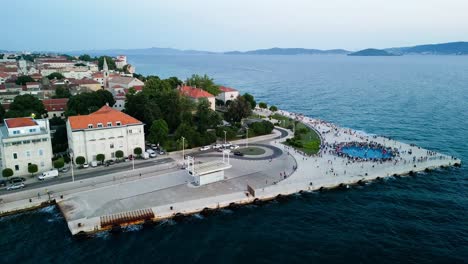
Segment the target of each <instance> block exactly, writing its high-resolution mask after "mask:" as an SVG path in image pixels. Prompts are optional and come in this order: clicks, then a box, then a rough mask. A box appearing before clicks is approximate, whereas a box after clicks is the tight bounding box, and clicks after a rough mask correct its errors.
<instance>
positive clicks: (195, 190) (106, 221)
mask: <svg viewBox="0 0 468 264" xmlns="http://www.w3.org/2000/svg"><path fill="white" fill-rule="evenodd" d="M262 114H263V115H265V112H262ZM266 114H269V113H266ZM280 114H282V115H284V116H287V117H290V118H292V119H294V120H298V121H300V122H302V123H304V124H305V125H307V126H309V127H310V128H312V129H314V130H315V131H317V133H318V134H319V135H320V137H321V139H322V147H321V150H320V152H319V153H318V154H317V155H313V156H308V155H303V154H302V153H300V152H298V151H296V150H295V149H293V148H290V147H287V146H286V145H284V144H283V143H282V142H284V141H285V140H286V139H287V138H291V137H293V133H292V131H289V130H285V129H275V130H274V133H273V134H271V135H267V136H262V137H258V138H256V139H254V140H252V142H251V141H249V145H252V144H253V145H254V146H255V147H257V148H263V149H264V150H265V153H264V154H262V155H259V156H243V157H237V156H232V155H231V159H230V161H231V165H232V168H231V169H228V170H226V171H225V179H224V180H223V181H220V182H216V183H212V184H208V185H204V186H195V185H194V184H193V178H192V176H191V175H189V174H188V172H187V171H186V170H181V169H180V165H181V164H182V155H181V153H180V152H179V153H172V154H171V155H170V157H171V158H172V159H173V162H170V163H166V164H159V165H155V166H148V167H145V168H141V169H138V170H135V171H131V172H129V171H123V172H120V173H114V174H109V175H106V176H101V177H97V178H89V179H85V180H82V181H80V182H78V183H77V182H75V183H64V184H59V185H54V186H53V187H51V190H53V194H54V196H53V197H52V198H51V199H54V200H55V201H56V202H57V204H58V206H59V208H60V210H61V211H62V213H63V214H64V216H65V219H66V221H67V223H68V227H69V229H70V231H71V233H72V234H73V235H76V234H85V233H93V232H98V231H101V230H108V229H113V228H118V227H120V226H125V225H127V224H136V223H143V222H146V221H158V220H161V219H165V218H170V217H174V216H178V215H186V214H192V213H196V212H200V211H203V210H206V209H217V208H222V207H227V206H232V205H235V204H246V203H251V202H254V201H257V200H268V199H273V198H275V197H277V196H278V195H289V194H293V193H296V192H299V191H313V190H319V189H321V188H335V187H338V186H346V185H351V184H356V183H359V182H365V181H371V180H375V179H377V178H379V177H380V178H383V177H389V176H393V175H407V174H410V173H413V172H418V171H424V170H428V169H434V168H438V167H445V166H453V165H460V164H461V161H460V160H459V159H457V158H454V157H450V156H447V155H444V154H440V153H435V152H432V151H428V150H426V149H423V148H420V147H417V146H414V145H409V144H406V143H402V142H398V141H395V140H391V139H388V138H385V137H379V136H373V135H367V134H364V133H362V132H357V131H354V130H352V129H348V128H341V127H338V126H336V125H334V124H331V123H328V122H325V121H322V120H319V119H313V118H308V117H304V116H301V115H297V114H294V113H288V112H285V111H280ZM346 142H361V143H363V144H365V143H368V142H373V143H375V144H380V145H382V146H385V147H389V148H392V149H395V150H398V155H397V156H395V158H394V159H392V160H388V161H378V160H365V161H364V160H363V161H355V160H350V159H348V158H346V157H340V156H337V155H336V154H335V152H334V149H333V146H334V144H337V143H346ZM245 143H247V142H246V140H240V141H238V142H236V144H240V145H241V147H242V146H243V144H245ZM190 152H195V153H196V154H194V155H193V156H194V157H195V160H196V162H201V163H204V162H210V161H213V160H219V159H220V158H221V157H222V154H221V153H217V152H213V151H208V152H198V151H197V150H188V151H187V152H186V154H187V153H190ZM140 173H141V176H140ZM25 192H27V191H23V192H18V193H15V194H10V195H8V196H5V197H4V196H0V197H1V198H4V199H7V200H8V202H7V203H6V204H5V203H4V204H2V211H3V210H5V207H3V206H10V209H11V208H13V206H12V205H13V204H15V203H16V204H15V205H16V206H17V207H20V206H28V205H29V206H31V205H32V204H34V203H40V202H43V201H45V200H46V199H49V197H47V198H46V197H41V198H37V199H35V200H34V199H33V201H32V202H31V201H29V200H27V197H30V196H31V193H25ZM29 192H33V193H34V190H30V191H29ZM28 195H29V196H28ZM23 197H24V198H25V199H22V198H23ZM7 209H8V208H7Z"/></svg>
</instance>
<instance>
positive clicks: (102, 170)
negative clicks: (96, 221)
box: [0, 158, 174, 195]
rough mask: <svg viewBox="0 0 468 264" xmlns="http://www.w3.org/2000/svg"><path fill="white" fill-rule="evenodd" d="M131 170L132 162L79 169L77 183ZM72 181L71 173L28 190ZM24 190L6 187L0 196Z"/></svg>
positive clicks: (144, 164)
mask: <svg viewBox="0 0 468 264" xmlns="http://www.w3.org/2000/svg"><path fill="white" fill-rule="evenodd" d="M173 161H174V160H173V159H172V158H162V159H153V160H148V161H145V162H137V163H135V169H141V168H146V167H150V166H155V165H160V164H165V163H170V162H173ZM131 170H132V163H131V162H126V163H119V164H116V165H111V166H109V167H98V168H86V169H79V170H75V181H79V180H83V179H87V178H91V177H99V176H104V175H108V174H112V173H116V172H122V171H131ZM83 171H86V172H83ZM71 181H72V178H71V176H70V173H69V172H68V173H67V174H66V175H61V176H59V177H58V178H54V179H48V180H44V181H36V182H32V183H27V184H26V188H28V189H29V188H31V189H32V188H37V187H46V186H50V185H54V184H59V183H66V182H71ZM22 190H24V189H18V190H11V191H7V190H6V187H5V188H4V189H2V190H0V195H2V194H7V193H14V192H18V191H22Z"/></svg>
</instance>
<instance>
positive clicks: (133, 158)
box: [132, 153, 135, 170]
mask: <svg viewBox="0 0 468 264" xmlns="http://www.w3.org/2000/svg"><path fill="white" fill-rule="evenodd" d="M132 170H135V153H133V156H132Z"/></svg>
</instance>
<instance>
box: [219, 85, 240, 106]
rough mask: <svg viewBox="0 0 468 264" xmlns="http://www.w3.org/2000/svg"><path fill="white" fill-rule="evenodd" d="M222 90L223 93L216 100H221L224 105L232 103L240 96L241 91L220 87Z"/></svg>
mask: <svg viewBox="0 0 468 264" xmlns="http://www.w3.org/2000/svg"><path fill="white" fill-rule="evenodd" d="M220 90H221V92H220V93H219V94H218V95H217V96H216V99H218V100H221V101H223V102H224V103H226V102H227V101H232V100H234V99H236V98H237V97H238V96H239V91H237V90H235V89H232V88H226V87H220Z"/></svg>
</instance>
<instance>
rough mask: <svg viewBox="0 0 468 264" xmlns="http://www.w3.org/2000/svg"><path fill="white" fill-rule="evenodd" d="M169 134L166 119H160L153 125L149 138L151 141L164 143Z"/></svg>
mask: <svg viewBox="0 0 468 264" xmlns="http://www.w3.org/2000/svg"><path fill="white" fill-rule="evenodd" d="M168 134H169V127H168V126H167V123H166V121H164V119H158V120H156V121H154V122H153V124H152V125H151V128H150V131H149V136H148V139H149V141H150V142H151V143H158V144H161V145H162V144H164V143H165V142H166V140H167V136H168Z"/></svg>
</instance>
